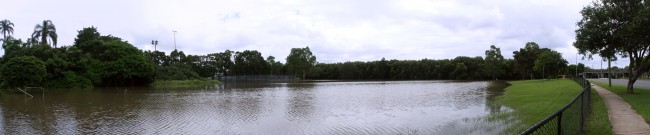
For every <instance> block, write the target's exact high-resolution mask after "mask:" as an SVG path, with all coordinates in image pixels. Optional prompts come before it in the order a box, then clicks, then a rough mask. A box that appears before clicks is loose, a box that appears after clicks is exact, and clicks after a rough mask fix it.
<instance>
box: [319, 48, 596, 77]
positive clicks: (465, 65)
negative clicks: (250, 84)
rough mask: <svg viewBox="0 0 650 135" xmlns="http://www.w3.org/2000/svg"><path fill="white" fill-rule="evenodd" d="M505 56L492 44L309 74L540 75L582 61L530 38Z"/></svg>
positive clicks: (572, 68)
mask: <svg viewBox="0 0 650 135" xmlns="http://www.w3.org/2000/svg"><path fill="white" fill-rule="evenodd" d="M513 54H514V59H504V58H503V56H502V55H501V51H500V48H498V47H496V46H494V45H492V46H490V48H489V49H488V50H486V51H485V58H483V57H480V56H476V57H467V56H458V57H456V58H454V59H438V60H434V59H421V60H386V59H383V58H382V59H381V60H378V61H370V62H343V63H329V64H325V63H319V64H317V65H316V66H315V67H314V69H313V70H312V71H311V72H310V74H309V75H308V78H312V79H345V80H432V79H433V80H492V79H508V80H516V79H541V78H552V77H556V76H557V75H573V73H575V72H576V68H579V71H578V72H582V71H584V69H585V66H584V65H583V64H579V65H577V66H576V65H567V61H566V60H564V59H563V58H562V56H561V54H560V53H559V52H557V51H554V50H551V49H548V48H539V45H538V44H536V43H534V42H529V43H527V44H526V45H525V47H524V48H521V49H520V50H519V51H515V52H513Z"/></svg>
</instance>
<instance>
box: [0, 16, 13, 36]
mask: <svg viewBox="0 0 650 135" xmlns="http://www.w3.org/2000/svg"><path fill="white" fill-rule="evenodd" d="M0 32H2V36H3V38H2V40H3V41H7V40H9V38H10V37H11V35H12V34H14V23H12V22H11V21H9V20H2V21H0Z"/></svg>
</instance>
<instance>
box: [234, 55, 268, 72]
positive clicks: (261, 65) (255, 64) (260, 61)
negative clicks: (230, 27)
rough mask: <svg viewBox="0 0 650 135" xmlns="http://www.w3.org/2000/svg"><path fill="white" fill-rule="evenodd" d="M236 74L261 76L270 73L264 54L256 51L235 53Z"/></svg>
mask: <svg viewBox="0 0 650 135" xmlns="http://www.w3.org/2000/svg"><path fill="white" fill-rule="evenodd" d="M234 66H235V72H236V73H237V74H246V75H261V74H266V73H268V70H267V67H268V64H267V63H266V60H264V57H262V54H261V53H260V52H258V51H255V50H244V51H243V52H236V53H235V65H234Z"/></svg>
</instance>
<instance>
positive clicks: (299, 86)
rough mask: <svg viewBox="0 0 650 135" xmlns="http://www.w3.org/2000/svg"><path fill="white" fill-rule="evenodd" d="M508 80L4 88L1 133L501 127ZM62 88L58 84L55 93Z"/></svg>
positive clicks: (489, 130)
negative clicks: (500, 101) (501, 99)
mask: <svg viewBox="0 0 650 135" xmlns="http://www.w3.org/2000/svg"><path fill="white" fill-rule="evenodd" d="M504 87H505V84H504V83H503V82H489V81H475V82H452V81H387V82H381V81H376V82H315V83H266V84H262V83H245V84H244V83H238V84H232V83H226V84H220V85H217V86H214V87H205V88H193V89H175V90H165V89H163V90H161V89H158V90H154V89H146V88H110V89H94V90H46V92H45V93H44V94H42V93H41V92H40V91H32V94H33V95H34V97H33V98H29V97H27V98H26V97H25V96H24V95H21V94H13V95H0V98H1V99H0V114H1V115H0V133H2V134H499V133H502V132H501V131H502V130H503V129H504V128H506V127H508V126H509V124H512V123H513V122H512V120H506V119H508V117H501V116H499V114H503V113H507V112H509V111H510V109H508V108H507V107H505V106H501V105H499V104H498V103H497V102H496V101H495V97H496V96H498V95H500V94H501V93H502V92H503V88H504ZM54 91H58V92H54Z"/></svg>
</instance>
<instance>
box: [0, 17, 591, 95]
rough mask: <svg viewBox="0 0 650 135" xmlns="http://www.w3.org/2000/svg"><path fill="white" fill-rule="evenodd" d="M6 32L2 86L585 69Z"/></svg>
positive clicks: (530, 59)
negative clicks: (207, 48)
mask: <svg viewBox="0 0 650 135" xmlns="http://www.w3.org/2000/svg"><path fill="white" fill-rule="evenodd" d="M0 32H2V34H3V39H2V41H3V44H2V48H3V49H4V51H5V55H4V56H3V57H2V58H0V75H1V76H0V85H1V86H3V87H25V86H42V87H54V88H70V87H94V86H133V85H147V84H149V83H151V82H153V81H155V80H188V79H206V78H213V77H215V76H216V75H217V74H223V75H226V76H232V75H293V76H295V77H296V78H300V79H345V80H429V79H445V80H448V79H450V80H487V79H540V78H549V77H554V76H556V75H559V74H570V73H573V72H574V71H575V69H576V68H580V72H582V70H584V65H582V64H580V65H577V66H578V67H576V65H567V62H566V60H564V59H562V57H561V54H560V53H559V52H557V51H554V50H551V49H548V48H540V47H539V45H537V44H536V43H534V42H529V43H527V44H526V45H525V46H524V47H523V48H521V49H520V50H518V51H515V52H513V54H514V59H504V58H503V56H502V55H501V50H500V48H498V47H496V46H495V45H492V46H490V48H488V50H486V51H485V58H483V57H481V56H476V57H467V56H458V57H456V58H454V59H438V60H435V59H422V60H386V59H383V58H382V59H381V60H378V61H369V62H343V63H318V62H317V59H316V56H315V55H314V54H313V53H312V52H311V50H310V48H309V47H305V48H292V49H291V52H290V54H289V55H288V56H287V57H286V58H285V60H286V63H281V62H280V61H278V60H276V58H275V57H274V56H267V57H266V58H264V57H263V55H262V54H261V53H260V52H258V51H256V50H244V51H231V50H225V51H223V52H215V53H210V54H206V55H186V54H185V53H184V52H183V51H178V50H174V51H172V52H170V53H169V54H166V53H165V52H161V51H149V50H147V51H143V50H140V49H138V48H136V47H134V46H133V45H132V44H130V43H128V42H127V41H124V40H122V39H121V38H119V37H114V36H111V35H101V34H100V33H99V32H98V31H97V28H95V27H88V28H83V29H82V30H79V31H78V34H77V37H76V38H75V40H74V43H73V44H72V45H70V46H63V47H57V46H56V44H57V35H56V27H55V26H54V24H53V23H52V21H50V20H45V21H43V23H42V24H38V25H37V26H36V27H35V30H34V33H33V34H32V37H31V38H28V39H27V41H25V42H24V41H22V40H21V39H14V38H13V37H12V34H13V23H11V22H10V21H8V20H3V21H0Z"/></svg>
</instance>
